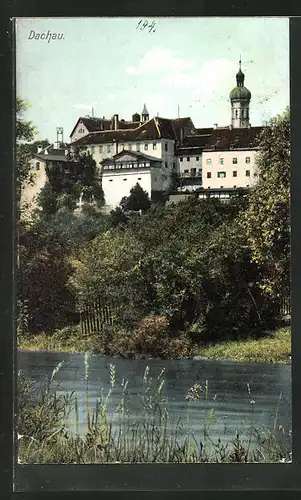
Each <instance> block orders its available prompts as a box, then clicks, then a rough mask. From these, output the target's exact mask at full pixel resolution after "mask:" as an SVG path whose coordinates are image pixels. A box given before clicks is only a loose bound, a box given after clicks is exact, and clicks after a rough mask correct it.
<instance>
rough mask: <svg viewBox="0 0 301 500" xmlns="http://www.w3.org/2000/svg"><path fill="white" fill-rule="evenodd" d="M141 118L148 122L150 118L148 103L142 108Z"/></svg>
mask: <svg viewBox="0 0 301 500" xmlns="http://www.w3.org/2000/svg"><path fill="white" fill-rule="evenodd" d="M141 118H142V121H143V122H147V121H148V120H149V114H148V111H147V109H146V105H145V104H144V106H143V110H142V113H141Z"/></svg>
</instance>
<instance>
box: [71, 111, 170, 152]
mask: <svg viewBox="0 0 301 500" xmlns="http://www.w3.org/2000/svg"><path fill="white" fill-rule="evenodd" d="M157 139H175V133H174V129H173V125H172V120H170V119H168V118H159V117H156V118H152V119H151V120H149V121H147V122H145V123H143V124H142V125H140V126H139V127H137V128H135V129H124V130H104V131H101V132H92V133H90V134H88V135H86V136H85V137H81V138H80V139H78V140H77V141H74V142H73V143H72V144H73V145H74V146H84V145H88V144H103V143H106V142H113V141H118V142H126V141H137V140H138V141H143V140H146V141H147V140H148V141H149V140H157Z"/></svg>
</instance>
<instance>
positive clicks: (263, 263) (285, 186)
mask: <svg viewBox="0 0 301 500" xmlns="http://www.w3.org/2000/svg"><path fill="white" fill-rule="evenodd" d="M258 146H259V153H258V156H257V160H256V163H257V167H258V176H259V178H258V183H257V185H256V186H255V187H254V188H253V189H252V191H251V193H250V197H249V208H248V210H247V211H246V212H245V213H244V214H243V215H242V217H241V222H242V228H243V229H244V230H245V231H246V234H247V238H248V242H249V245H250V248H251V253H252V260H253V261H254V262H255V263H256V264H257V265H258V272H259V276H258V282H259V284H260V286H261V287H262V289H263V290H264V291H265V292H266V293H267V294H268V295H270V296H271V297H274V298H276V297H281V296H282V295H283V294H288V293H289V289H290V117H289V111H288V110H286V112H285V113H284V114H283V115H282V116H277V117H276V118H273V119H272V120H271V121H270V123H269V125H268V126H267V127H266V128H265V129H264V131H263V133H262V136H261V138H260V141H259V144H258Z"/></svg>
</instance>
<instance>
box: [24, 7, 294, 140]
mask: <svg viewBox="0 0 301 500" xmlns="http://www.w3.org/2000/svg"><path fill="white" fill-rule="evenodd" d="M139 21H141V23H140V24H139V25H138V23H139ZM147 23H148V25H146V24H147ZM144 26H145V27H144ZM141 27H142V28H143V29H141ZM48 32H49V33H48ZM43 33H44V34H45V35H44V37H42V38H41V35H42V34H43ZM47 34H48V36H47ZM50 35H51V38H50ZM45 37H46V38H45ZM240 57H241V61H242V71H243V72H244V74H245V86H246V87H247V88H248V89H249V90H250V91H251V93H252V99H251V103H250V122H251V124H252V125H253V126H255V125H261V124H264V123H265V122H266V121H267V120H269V118H271V117H272V116H275V115H277V114H278V113H282V112H283V111H284V109H285V107H286V106H288V105H289V22H288V18H256V17H254V18H208V17H207V18H201V17H200V18H172V17H165V18H143V19H141V18H134V17H132V18H20V19H17V22H16V92H17V95H18V96H20V97H22V98H23V99H25V100H26V101H27V102H28V103H29V108H28V110H27V111H26V113H25V114H24V118H25V119H27V120H31V121H32V122H33V124H34V125H35V126H36V128H37V130H38V133H37V136H36V139H43V138H47V139H48V140H49V141H50V142H53V141H55V140H56V127H63V128H64V140H65V141H66V142H68V141H69V136H70V134H71V132H72V129H73V127H74V125H75V124H76V122H77V120H78V118H79V117H80V116H85V115H91V114H92V106H93V108H94V115H95V116H98V117H103V116H105V117H106V118H110V117H111V116H112V115H113V114H115V113H118V115H119V117H120V118H124V119H125V120H130V119H131V117H132V115H133V113H135V112H138V113H141V111H142V108H143V104H144V103H146V106H147V109H148V112H149V114H150V118H152V117H153V116H157V115H159V116H161V117H164V118H177V117H178V113H179V115H180V116H181V117H184V116H190V117H191V119H192V121H193V123H194V125H195V126H196V127H212V126H214V124H216V123H217V124H218V126H226V125H229V124H230V118H231V114H230V109H231V108H230V100H229V93H230V91H231V90H232V88H233V87H235V86H236V78H235V75H236V73H237V71H238V61H239V59H240Z"/></svg>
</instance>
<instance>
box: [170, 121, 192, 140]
mask: <svg viewBox="0 0 301 500" xmlns="http://www.w3.org/2000/svg"><path fill="white" fill-rule="evenodd" d="M171 121H172V125H173V129H174V134H175V138H176V140H177V141H180V140H181V130H183V136H186V135H189V134H190V135H191V134H195V133H196V128H195V126H194V124H193V121H192V120H191V118H189V117H184V118H175V119H173V120H171Z"/></svg>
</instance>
